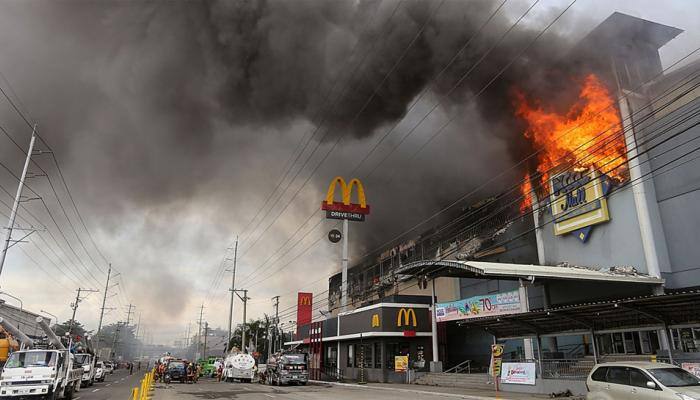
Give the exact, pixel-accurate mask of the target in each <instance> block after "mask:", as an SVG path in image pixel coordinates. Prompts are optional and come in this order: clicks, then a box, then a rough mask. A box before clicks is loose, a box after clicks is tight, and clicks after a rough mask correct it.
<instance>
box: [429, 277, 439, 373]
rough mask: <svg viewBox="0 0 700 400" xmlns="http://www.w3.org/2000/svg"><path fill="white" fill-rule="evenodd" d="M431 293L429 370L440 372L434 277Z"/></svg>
mask: <svg viewBox="0 0 700 400" xmlns="http://www.w3.org/2000/svg"><path fill="white" fill-rule="evenodd" d="M432 286H433V295H432V296H431V297H432V303H433V304H432V307H431V311H432V312H431V315H430V319H431V325H432V326H431V328H432V329H431V330H432V331H433V332H432V333H433V334H432V345H433V362H432V364H433V365H431V367H430V372H442V366H441V365H440V357H439V354H438V336H437V335H438V332H437V312H436V309H435V278H433V279H432Z"/></svg>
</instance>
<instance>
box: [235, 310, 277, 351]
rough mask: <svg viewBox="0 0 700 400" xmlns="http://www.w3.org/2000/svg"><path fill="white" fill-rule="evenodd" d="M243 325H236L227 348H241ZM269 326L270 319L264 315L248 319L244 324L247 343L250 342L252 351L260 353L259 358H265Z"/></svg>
mask: <svg viewBox="0 0 700 400" xmlns="http://www.w3.org/2000/svg"><path fill="white" fill-rule="evenodd" d="M242 328H243V326H242V325H238V326H237V327H236V329H235V330H234V332H233V335H232V337H231V342H230V343H229V348H234V347H235V348H238V349H242V348H243V346H241V340H242V336H243V329H242ZM269 328H270V319H269V318H268V317H267V315H266V316H265V318H259V319H256V320H252V321H248V323H247V324H246V341H247V342H248V344H249V345H251V344H252V346H253V347H254V349H255V350H254V351H255V352H257V353H260V356H261V357H260V359H261V360H265V359H267V349H268V345H269V343H268V340H267V335H268V332H269Z"/></svg>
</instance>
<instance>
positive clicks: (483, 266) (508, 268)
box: [396, 260, 664, 285]
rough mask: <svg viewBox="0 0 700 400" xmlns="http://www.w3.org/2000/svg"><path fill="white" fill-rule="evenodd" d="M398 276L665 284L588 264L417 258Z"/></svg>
mask: <svg viewBox="0 0 700 400" xmlns="http://www.w3.org/2000/svg"><path fill="white" fill-rule="evenodd" d="M396 274H397V275H411V276H428V277H429V278H434V277H443V276H445V277H459V278H477V279H478V278H481V279H516V280H517V279H526V280H530V281H533V280H538V279H546V280H588V281H605V282H629V283H643V284H654V285H658V284H662V283H663V282H664V280H663V279H661V278H654V277H651V276H648V275H642V274H638V273H633V272H622V271H617V270H614V269H611V270H595V269H591V268H585V267H570V266H556V267H554V266H546V265H529V264H509V263H494V262H483V261H454V260H439V261H435V260H423V261H415V262H411V263H408V264H405V265H402V266H401V267H399V268H397V269H396Z"/></svg>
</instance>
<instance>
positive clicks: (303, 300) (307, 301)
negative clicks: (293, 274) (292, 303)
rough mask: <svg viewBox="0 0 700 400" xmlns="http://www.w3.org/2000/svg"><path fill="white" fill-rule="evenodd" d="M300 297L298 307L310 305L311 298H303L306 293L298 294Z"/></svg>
mask: <svg viewBox="0 0 700 400" xmlns="http://www.w3.org/2000/svg"><path fill="white" fill-rule="evenodd" d="M300 294H301V295H302V296H299V305H300V306H310V305H311V296H304V295H306V294H308V293H300Z"/></svg>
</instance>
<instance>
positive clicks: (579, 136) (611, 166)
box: [516, 74, 627, 210]
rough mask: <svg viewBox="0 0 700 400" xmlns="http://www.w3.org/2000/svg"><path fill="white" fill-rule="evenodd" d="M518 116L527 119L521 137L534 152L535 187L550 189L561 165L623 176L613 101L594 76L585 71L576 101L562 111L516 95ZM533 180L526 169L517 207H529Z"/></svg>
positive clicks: (623, 162)
mask: <svg viewBox="0 0 700 400" xmlns="http://www.w3.org/2000/svg"><path fill="white" fill-rule="evenodd" d="M516 115H518V116H519V117H520V118H522V119H523V120H524V121H525V122H526V123H527V129H526V130H525V137H526V138H527V139H529V140H530V141H531V142H532V144H533V147H534V149H535V151H537V152H538V153H537V156H536V159H537V172H538V175H539V179H540V182H539V188H537V189H536V191H537V193H542V194H546V193H548V191H549V190H548V188H549V185H548V181H549V177H550V175H551V174H552V173H556V172H557V171H559V170H564V169H572V168H573V169H588V168H591V167H592V168H595V169H597V170H598V171H599V172H601V173H604V174H607V175H608V176H609V177H611V178H613V179H615V180H618V181H622V180H624V179H626V176H627V164H626V161H627V157H626V152H625V139H624V134H623V131H622V123H621V120H620V115H619V114H618V111H617V107H616V106H615V100H614V99H613V97H612V96H611V95H610V92H609V91H608V89H607V88H606V87H605V85H604V84H603V83H602V82H601V81H600V79H598V77H597V76H595V75H592V74H591V75H588V76H587V77H586V78H585V79H584V80H583V84H582V86H581V91H580V93H579V96H578V100H577V101H576V103H575V104H573V105H572V106H571V107H570V108H569V110H568V111H567V112H566V114H564V115H561V114H557V113H555V112H551V111H548V110H545V109H544V108H543V107H542V106H541V105H540V104H539V103H536V104H534V105H531V104H530V103H529V102H528V100H527V99H526V98H525V96H524V95H523V94H522V93H520V92H518V93H517V94H516ZM531 185H532V183H531V182H530V176H529V174H528V175H527V176H526V179H525V183H523V185H522V186H521V193H522V194H523V198H524V199H525V200H524V201H523V203H522V205H521V210H524V209H525V208H527V207H529V206H531V201H532V200H531V198H530V194H531V191H532V187H531Z"/></svg>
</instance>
